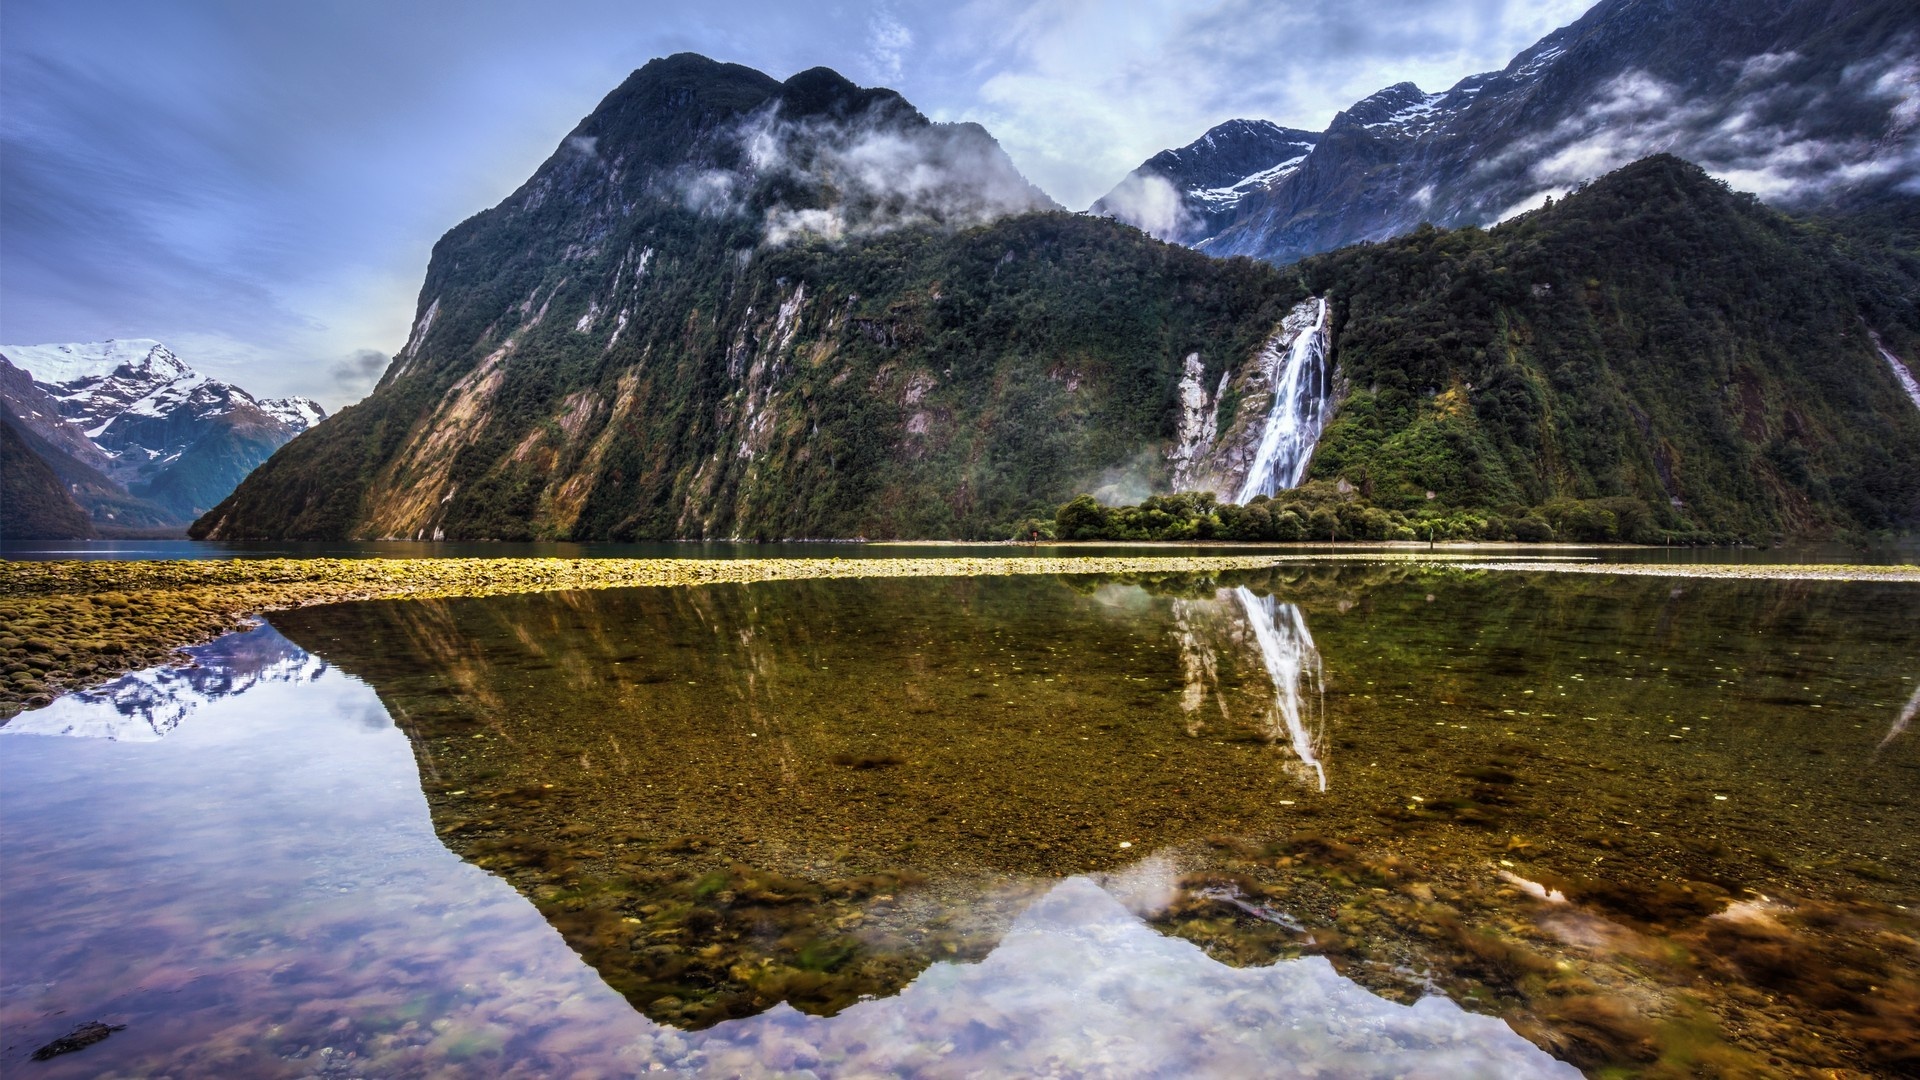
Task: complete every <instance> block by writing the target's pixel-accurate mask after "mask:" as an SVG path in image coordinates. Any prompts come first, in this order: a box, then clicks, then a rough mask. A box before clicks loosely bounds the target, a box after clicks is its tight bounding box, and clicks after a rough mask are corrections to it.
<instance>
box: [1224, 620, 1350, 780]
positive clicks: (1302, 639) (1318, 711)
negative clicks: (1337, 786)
mask: <svg viewBox="0 0 1920 1080" xmlns="http://www.w3.org/2000/svg"><path fill="white" fill-rule="evenodd" d="M1233 595H1234V598H1235V599H1236V600H1238V601H1240V607H1241V609H1242V610H1244V611H1245V612H1246V613H1247V622H1248V624H1249V625H1251V626H1252V627H1253V637H1254V640H1255V641H1256V642H1258V643H1259V645H1260V659H1261V661H1262V662H1263V663H1264V664H1265V665H1266V668H1267V675H1268V676H1269V677H1270V678H1272V679H1273V693H1274V712H1275V713H1277V714H1278V719H1279V721H1280V723H1279V724H1278V725H1275V727H1276V730H1275V731H1274V735H1275V736H1276V737H1278V736H1279V735H1280V731H1279V730H1278V729H1280V728H1284V729H1285V731H1286V738H1287V741H1288V742H1290V743H1291V744H1292V745H1293V752H1294V753H1295V754H1297V755H1299V757H1300V764H1301V766H1302V768H1303V769H1304V771H1305V772H1306V773H1307V774H1309V775H1310V776H1311V777H1312V778H1313V780H1314V781H1315V782H1316V783H1317V784H1318V786H1319V789H1320V790H1321V791H1325V790H1327V767H1326V765H1325V764H1324V763H1323V762H1322V761H1321V760H1320V754H1321V746H1322V744H1324V743H1325V741H1326V726H1327V725H1326V701H1325V682H1324V680H1323V678H1322V674H1321V668H1320V650H1319V649H1318V648H1317V647H1316V646H1315V645H1314V644H1313V635H1312V634H1311V633H1309V632H1308V631H1307V620H1306V616H1304V615H1302V614H1301V613H1300V605H1298V604H1283V603H1280V602H1278V601H1276V600H1275V599H1274V598H1273V597H1271V596H1256V595H1254V593H1253V591H1252V590H1250V589H1248V588H1246V587H1245V586H1241V587H1240V588H1237V589H1235V590H1233Z"/></svg>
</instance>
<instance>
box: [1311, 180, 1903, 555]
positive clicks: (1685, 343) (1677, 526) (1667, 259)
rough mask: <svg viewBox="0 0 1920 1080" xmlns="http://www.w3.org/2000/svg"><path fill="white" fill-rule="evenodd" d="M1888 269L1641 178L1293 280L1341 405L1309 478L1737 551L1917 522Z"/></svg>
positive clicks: (1843, 241)
mask: <svg viewBox="0 0 1920 1080" xmlns="http://www.w3.org/2000/svg"><path fill="white" fill-rule="evenodd" d="M1911 266H1912V257H1911V253H1905V254H1902V253H1900V252H1897V251H1883V250H1876V249H1875V248H1873V247H1871V246H1863V245H1861V244H1859V243H1857V242H1855V241H1853V240H1850V239H1849V238H1847V237H1846V236H1844V235H1843V234H1839V233H1836V232H1834V231H1832V230H1830V229H1827V228H1824V227H1822V226H1820V225H1817V224H1810V223H1803V222H1796V221H1794V220H1792V219H1789V218H1787V217H1785V216H1783V215H1781V214H1778V213H1776V212H1774V211H1771V210H1768V209H1766V208H1765V207H1762V206H1760V205H1758V203H1756V202H1755V201H1754V200H1753V199H1752V198H1751V197H1750V196H1745V195H1741V194H1738V193H1735V192H1732V191H1729V190H1728V189H1727V188H1726V187H1725V186H1724V185H1722V184H1719V183H1717V182H1716V181H1714V180H1712V179H1710V178H1708V177H1707V176H1706V175H1705V174H1704V173H1702V172H1701V171H1700V170H1699V169H1697V168H1695V167H1694V166H1692V165H1690V164H1687V163H1686V162H1683V161H1680V160H1678V159H1676V158H1672V157H1666V156H1662V157H1656V158H1650V159H1648V160H1646V161H1643V162H1639V163H1637V164H1635V165H1632V166H1629V167H1628V168H1626V169H1622V170H1621V171H1619V172H1618V173H1615V174H1612V175H1610V176H1608V177H1606V178H1603V179H1602V180H1601V181H1599V182H1596V183H1595V184H1593V185H1592V186H1590V187H1589V188H1588V189H1587V190H1585V191H1582V192H1579V193H1577V194H1575V195H1574V196H1572V197H1570V198H1568V199H1565V200H1563V201H1562V202H1561V203H1560V204H1558V205H1556V206H1553V207H1551V208H1549V209H1546V210H1542V211H1538V212H1535V213H1532V214H1528V215H1526V216H1524V217H1523V218H1520V219H1518V220H1515V221H1513V222H1509V223H1507V224H1505V225H1502V226H1499V227H1497V228H1495V229H1493V230H1491V231H1485V232H1483V231H1481V230H1478V229H1464V230H1458V231H1453V232H1441V231H1435V230H1422V231H1420V232H1419V233H1416V234H1415V235H1412V236H1409V237H1405V238H1402V239H1400V240H1396V241H1392V242H1389V243H1386V244H1379V245H1372V246H1362V247H1357V248H1351V249H1347V250H1345V251H1341V252H1336V253H1332V254H1330V255H1327V256H1322V257H1319V258H1316V259H1312V260H1308V261H1307V262H1305V263H1303V264H1301V265H1300V267H1299V269H1300V272H1301V273H1302V274H1303V275H1304V276H1305V277H1306V278H1307V279H1308V281H1309V282H1310V283H1311V286H1312V287H1313V289H1314V290H1315V291H1316V292H1325V293H1329V294H1331V295H1332V296H1334V297H1335V298H1336V304H1335V306H1336V313H1337V314H1336V320H1337V321H1336V337H1337V340H1338V342H1339V353H1340V359H1339V363H1340V365H1341V370H1342V371H1343V372H1344V374H1345V376H1346V379H1347V381H1348V382H1349V383H1350V384H1351V385H1352V386H1353V388H1354V389H1353V391H1352V393H1351V394H1350V395H1349V396H1348V397H1347V398H1346V399H1345V401H1344V402H1342V404H1341V406H1340V411H1339V414H1338V416H1337V417H1336V418H1335V420H1334V422H1333V423H1332V425H1331V426H1330V427H1329V429H1328V431H1327V433H1326V435H1325V436H1324V437H1323V439H1322V441H1321V443H1320V448H1319V452H1318V454H1317V455H1316V457H1315V460H1314V463H1313V467H1312V472H1311V475H1312V476H1313V477H1315V478H1319V479H1333V478H1344V479H1347V480H1348V481H1349V482H1350V483H1352V484H1354V485H1356V486H1358V487H1359V488H1360V491H1361V493H1362V494H1363V495H1366V496H1367V497H1369V498H1370V499H1371V500H1372V501H1373V502H1374V503H1376V504H1378V505H1381V506H1384V507H1389V508H1398V509H1411V508H1414V507H1416V506H1420V505H1422V504H1423V503H1424V502H1425V501H1426V499H1425V494H1424V493H1425V492H1426V491H1429V490H1430V491H1434V492H1435V493H1436V494H1437V496H1438V498H1439V499H1440V500H1441V501H1442V502H1443V504H1448V503H1450V504H1452V505H1457V506H1481V507H1489V508H1507V509H1510V510H1516V509H1518V508H1525V507H1537V506H1541V505H1542V504H1547V503H1551V502H1553V501H1555V500H1566V499H1575V500H1580V499H1600V498H1627V499H1631V500H1634V501H1637V502H1639V503H1640V504H1642V505H1644V507H1645V508H1646V518H1647V520H1648V521H1649V522H1650V523H1652V525H1653V526H1655V527H1656V528H1658V529H1665V530H1682V531H1685V530H1689V529H1704V530H1707V531H1711V532H1717V533H1731V534H1738V535H1741V536H1746V537H1753V538H1758V537H1761V536H1765V535H1768V534H1773V533H1782V532H1785V533H1815V534H1818V533H1829V532H1832V531H1834V530H1835V529H1840V528H1867V529H1884V528H1893V527H1902V526H1908V527H1910V526H1911V525H1912V524H1913V523H1914V522H1915V521H1916V520H1920V409H1916V408H1915V407H1914V405H1913V403H1912V402H1910V401H1908V400H1907V399H1906V397H1905V395H1904V393H1903V392H1902V390H1901V389H1900V386H1899V384H1898V383H1897V382H1896V381H1895V379H1894V377H1893V375H1892V373H1891V371H1890V370H1889V369H1888V368H1887V366H1886V363H1885V362H1884V361H1883V360H1882V358H1881V357H1880V356H1879V355H1878V353H1877V352H1876V351H1875V349H1874V347H1873V343H1872V340H1871V337H1870V335H1869V326H1868V324H1867V322H1866V321H1864V319H1863V315H1864V316H1868V317H1871V318H1872V319H1873V320H1874V322H1875V324H1876V327H1877V328H1878V329H1879V331H1880V333H1881V334H1882V335H1884V337H1885V339H1886V340H1887V341H1888V343H1889V344H1890V345H1892V346H1893V347H1894V348H1895V349H1896V351H1900V352H1901V353H1902V355H1904V356H1907V357H1913V356H1914V355H1915V353H1914V352H1913V351H1912V350H1913V348H1914V346H1915V344H1916V343H1920V314H1917V313H1916V308H1915V298H1916V295H1920V294H1917V293H1916V292H1915V291H1914V290H1913V288H1912V285H1913V281H1912V277H1911Z"/></svg>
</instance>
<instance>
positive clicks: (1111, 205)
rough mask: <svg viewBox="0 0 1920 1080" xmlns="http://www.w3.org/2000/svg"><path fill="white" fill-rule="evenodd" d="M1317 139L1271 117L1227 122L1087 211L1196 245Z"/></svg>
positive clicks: (1151, 164) (1154, 160)
mask: <svg viewBox="0 0 1920 1080" xmlns="http://www.w3.org/2000/svg"><path fill="white" fill-rule="evenodd" d="M1319 141H1320V136H1319V135H1317V134H1315V133H1313V132H1311V131H1299V130H1296V129H1294V128H1283V127H1281V126H1280V125H1278V124H1275V123H1272V122H1270V121H1266V120H1229V121H1227V122H1226V123H1224V124H1221V125H1219V126H1218V127H1215V128H1213V129H1212V130H1210V131H1208V132H1207V133H1206V134H1205V135H1202V136H1200V138H1198V139H1196V140H1194V141H1193V142H1191V143H1188V144H1187V145H1186V146H1183V147H1181V148H1179V149H1178V150H1162V151H1160V152H1159V153H1158V154H1155V155H1154V156H1153V157H1151V158H1148V159H1147V162H1146V164H1144V165H1142V166H1140V167H1139V168H1138V169H1135V170H1134V171H1133V172H1132V173H1129V174H1128V175H1127V178H1126V179H1124V180H1122V181H1120V183H1119V185H1117V186H1116V187H1115V188H1114V189H1113V190H1112V191H1110V192H1108V193H1107V194H1106V195H1105V196H1103V197H1102V198H1101V199H1100V201H1099V202H1096V203H1094V204H1093V206H1092V207H1091V208H1090V209H1089V211H1088V212H1089V213H1094V214H1099V215H1102V216H1104V217H1112V218H1118V219H1120V220H1121V221H1124V222H1126V223H1128V224H1130V225H1135V226H1138V227H1140V228H1141V229H1144V230H1146V231H1147V232H1149V233H1152V234H1153V235H1154V236H1157V237H1159V238H1160V239H1162V240H1171V241H1173V242H1175V243H1179V244H1194V243H1198V242H1199V241H1201V240H1205V239H1206V238H1207V237H1210V236H1213V235H1214V234H1216V233H1218V232H1219V231H1220V230H1221V229H1224V228H1226V227H1227V226H1228V225H1230V224H1232V222H1233V219H1234V216H1235V212H1236V211H1238V210H1239V208H1240V204H1241V202H1242V201H1244V200H1245V199H1246V198H1247V196H1249V195H1253V194H1256V193H1259V192H1263V191H1265V190H1266V189H1267V188H1268V187H1270V186H1272V185H1273V184H1275V183H1277V182H1278V181H1280V180H1281V179H1283V178H1285V177H1287V176H1289V175H1291V174H1292V173H1294V172H1296V171H1297V170H1298V169H1299V168H1300V166H1301V165H1303V164H1305V163H1306V160H1307V155H1308V154H1311V153H1313V148H1314V146H1315V145H1317V144H1318V143H1319Z"/></svg>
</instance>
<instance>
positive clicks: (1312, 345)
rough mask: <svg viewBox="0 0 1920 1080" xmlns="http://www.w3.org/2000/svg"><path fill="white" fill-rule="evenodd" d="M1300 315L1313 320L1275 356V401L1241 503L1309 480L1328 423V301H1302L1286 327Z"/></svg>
mask: <svg viewBox="0 0 1920 1080" xmlns="http://www.w3.org/2000/svg"><path fill="white" fill-rule="evenodd" d="M1302 316H1306V317H1310V318H1311V319H1312V321H1311V322H1310V323H1308V324H1307V325H1306V326H1304V327H1302V328H1300V329H1298V330H1297V332H1295V333H1294V335H1293V340H1292V344H1291V345H1289V346H1288V347H1287V351H1286V355H1285V356H1284V357H1273V358H1272V361H1273V363H1272V374H1271V376H1270V378H1271V380H1272V384H1271V389H1272V391H1273V405H1272V406H1271V407H1270V409H1269V410H1268V412H1267V421H1266V427H1265V429H1264V430H1263V431H1262V432H1261V434H1260V444H1259V447H1258V449H1256V450H1255V451H1254V456H1253V465H1252V467H1250V468H1249V469H1248V470H1247V478H1246V480H1245V482H1243V483H1242V484H1241V486H1240V495H1239V498H1238V499H1236V500H1235V501H1236V502H1239V503H1241V504H1245V503H1247V502H1250V501H1252V499H1253V498H1254V496H1256V495H1273V494H1274V493H1276V492H1279V491H1283V490H1285V489H1287V488H1291V487H1298V486H1299V484H1300V481H1302V480H1304V479H1306V475H1307V462H1308V461H1310V460H1312V458H1313V448H1314V446H1315V444H1317V443H1318V442H1319V441H1320V432H1321V429H1322V428H1324V427H1325V426H1326V422H1327V411H1328V408H1329V407H1330V405H1331V404H1332V402H1331V401H1330V398H1331V397H1332V396H1333V372H1332V370H1331V369H1330V366H1329V364H1328V362H1327V361H1328V353H1329V352H1330V351H1331V350H1329V349H1328V347H1327V346H1328V327H1327V301H1326V299H1325V298H1323V297H1316V298H1314V299H1310V300H1307V301H1305V302H1303V303H1302V304H1301V305H1300V306H1299V307H1296V308H1295V309H1294V311H1293V313H1292V314H1289V315H1288V316H1287V320H1286V323H1283V324H1282V325H1283V327H1286V328H1287V329H1292V328H1293V326H1296V325H1297V324H1298V321H1305V320H1304V319H1302V318H1301V317H1302ZM1284 334H1285V329H1283V331H1282V333H1281V334H1279V335H1275V338H1274V341H1272V342H1271V343H1269V345H1268V348H1269V349H1272V350H1275V351H1277V350H1278V349H1279V347H1280V341H1281V340H1282V339H1283V337H1284ZM1262 359H1268V358H1267V357H1263V358H1262Z"/></svg>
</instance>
